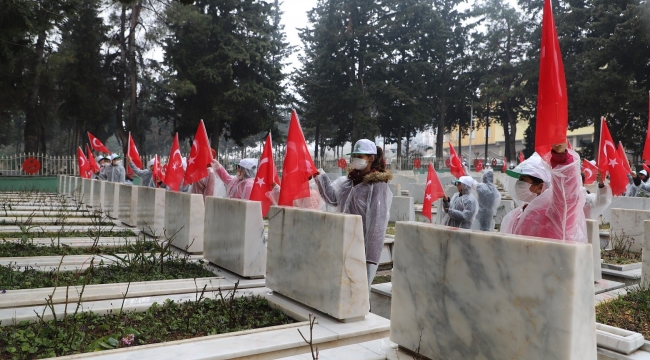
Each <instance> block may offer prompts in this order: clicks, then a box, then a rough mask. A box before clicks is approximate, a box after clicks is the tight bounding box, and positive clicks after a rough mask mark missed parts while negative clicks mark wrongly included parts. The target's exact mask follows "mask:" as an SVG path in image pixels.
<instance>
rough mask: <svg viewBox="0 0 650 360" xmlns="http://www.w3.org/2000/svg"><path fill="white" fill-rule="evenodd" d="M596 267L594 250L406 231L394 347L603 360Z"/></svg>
mask: <svg viewBox="0 0 650 360" xmlns="http://www.w3.org/2000/svg"><path fill="white" fill-rule="evenodd" d="M592 258H593V254H592V249H591V246H590V245H589V244H584V243H568V242H560V241H553V240H545V239H539V238H531V237H514V236H503V235H500V234H494V233H485V232H478V231H477V232H473V231H467V230H458V229H453V228H448V227H443V226H436V225H427V224H420V223H406V222H404V223H402V222H400V223H397V228H396V234H395V256H394V268H393V276H392V285H393V289H392V308H391V335H390V338H391V341H393V342H395V343H397V344H399V345H401V346H403V347H405V348H407V349H410V350H415V349H417V347H418V346H420V347H421V349H420V353H421V354H422V355H424V356H426V357H428V358H430V359H499V360H515V359H526V360H548V359H558V360H560V359H562V360H564V359H566V360H569V359H572V360H574V359H589V360H595V359H596V328H595V323H596V320H595V307H594V279H593V274H594V272H593V264H592ZM420 337H421V339H420Z"/></svg>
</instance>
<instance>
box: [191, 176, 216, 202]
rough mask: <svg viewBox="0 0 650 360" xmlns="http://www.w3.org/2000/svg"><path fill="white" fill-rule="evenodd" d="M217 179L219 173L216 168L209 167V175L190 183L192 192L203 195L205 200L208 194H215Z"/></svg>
mask: <svg viewBox="0 0 650 360" xmlns="http://www.w3.org/2000/svg"><path fill="white" fill-rule="evenodd" d="M216 180H217V175H216V174H215V173H214V169H212V168H208V176H206V177H204V178H203V179H201V180H199V181H197V182H195V183H193V184H192V185H190V193H192V194H201V195H203V200H205V197H206V196H213V195H214V187H215V186H214V184H215V182H216Z"/></svg>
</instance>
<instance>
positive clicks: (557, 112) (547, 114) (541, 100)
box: [535, 0, 569, 157]
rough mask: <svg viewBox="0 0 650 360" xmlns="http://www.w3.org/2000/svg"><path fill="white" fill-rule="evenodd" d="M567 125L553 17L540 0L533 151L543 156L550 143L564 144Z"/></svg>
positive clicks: (548, 4) (547, 4)
mask: <svg viewBox="0 0 650 360" xmlns="http://www.w3.org/2000/svg"><path fill="white" fill-rule="evenodd" d="M568 125H569V105H568V99H567V92H566V79H565V76H564V65H563V64H562V53H561V52H560V43H559V41H558V38H557V31H556V29H555V21H554V20H553V11H552V10H551V0H544V16H543V19H542V47H541V53H540V61H539V85H538V88H537V126H536V128H535V151H537V153H538V154H540V155H541V156H542V157H543V156H544V155H546V154H548V153H549V152H550V151H551V145H554V144H562V143H566V142H567V137H566V133H567V128H568Z"/></svg>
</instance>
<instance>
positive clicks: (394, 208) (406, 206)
mask: <svg viewBox="0 0 650 360" xmlns="http://www.w3.org/2000/svg"><path fill="white" fill-rule="evenodd" d="M398 185H399V184H398ZM388 220H389V221H415V208H414V201H413V198H412V197H410V196H395V195H394V196H393V202H392V203H391V204H390V217H389V219H388Z"/></svg>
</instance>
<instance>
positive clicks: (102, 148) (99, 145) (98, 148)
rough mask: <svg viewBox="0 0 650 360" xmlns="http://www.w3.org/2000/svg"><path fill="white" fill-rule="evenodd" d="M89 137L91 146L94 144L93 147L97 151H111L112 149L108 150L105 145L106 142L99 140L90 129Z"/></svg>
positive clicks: (108, 152) (106, 152) (107, 152)
mask: <svg viewBox="0 0 650 360" xmlns="http://www.w3.org/2000/svg"><path fill="white" fill-rule="evenodd" d="M88 139H89V140H90V146H92V147H93V149H95V151H99V152H102V153H104V154H110V153H111V152H110V151H108V149H107V148H106V146H104V144H102V142H101V141H99V139H98V138H96V137H94V136H93V134H91V133H90V131H88Z"/></svg>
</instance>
